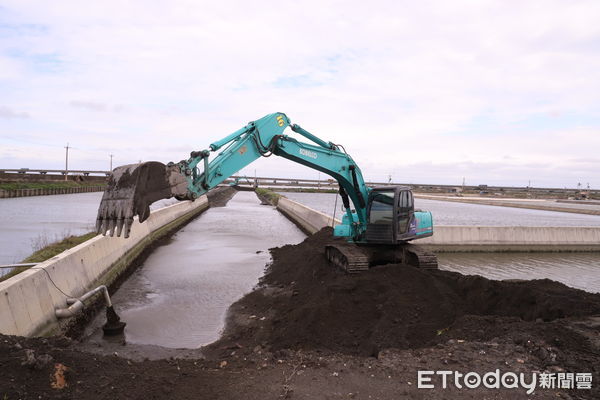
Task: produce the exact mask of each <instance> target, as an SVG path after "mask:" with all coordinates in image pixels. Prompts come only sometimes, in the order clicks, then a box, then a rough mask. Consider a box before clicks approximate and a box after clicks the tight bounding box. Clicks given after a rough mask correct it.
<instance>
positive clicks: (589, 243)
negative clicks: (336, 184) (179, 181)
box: [277, 197, 600, 252]
mask: <svg viewBox="0 0 600 400" xmlns="http://www.w3.org/2000/svg"><path fill="white" fill-rule="evenodd" d="M277 209H278V210H279V211H281V212H282V213H283V214H285V215H286V216H287V217H288V218H289V219H291V220H292V221H293V222H295V223H296V224H297V225H299V226H300V227H301V228H302V229H303V230H304V231H305V232H307V233H314V232H316V231H318V230H319V229H321V228H323V227H325V226H331V225H332V217H331V216H329V215H327V214H324V213H322V212H319V211H316V210H313V209H311V208H309V207H307V206H305V205H303V204H300V203H297V202H295V201H292V200H290V199H287V198H285V197H281V198H279V201H278V204H277ZM335 223H336V224H337V223H339V220H337V219H336V222H335ZM414 243H416V244H417V243H418V244H420V245H426V246H427V247H429V248H430V249H431V250H433V251H437V252H535V251H544V252H546V251H549V252H572V251H600V227H528V226H436V227H434V235H433V236H431V237H428V238H424V239H420V240H418V241H415V242H414Z"/></svg>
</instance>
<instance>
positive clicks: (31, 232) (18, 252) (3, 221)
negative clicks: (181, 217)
mask: <svg viewBox="0 0 600 400" xmlns="http://www.w3.org/2000/svg"><path fill="white" fill-rule="evenodd" d="M100 199H102V192H92V193H75V194H60V195H52V196H32V197H13V198H9V199H0V264H10V263H17V262H19V261H21V260H23V259H24V258H25V257H27V256H28V255H30V254H31V253H33V252H34V251H35V250H38V249H39V248H41V247H44V245H46V244H49V243H52V242H56V241H60V240H62V239H64V238H65V237H67V236H70V235H82V234H84V233H88V232H91V231H93V230H94V225H95V223H96V214H97V213H98V205H99V204H100ZM174 201H176V200H174V199H168V200H160V201H157V202H156V203H154V204H153V205H152V207H151V208H152V209H153V210H154V209H157V208H161V207H164V206H166V205H169V204H172V203H173V202H174ZM8 271H9V270H7V269H0V276H2V275H3V274H4V273H8Z"/></svg>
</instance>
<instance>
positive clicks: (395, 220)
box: [96, 113, 437, 272]
mask: <svg viewBox="0 0 600 400" xmlns="http://www.w3.org/2000/svg"><path fill="white" fill-rule="evenodd" d="M288 127H289V128H290V129H291V131H293V132H295V133H297V134H299V135H301V136H302V137H304V138H306V139H308V140H309V141H310V142H312V143H307V142H304V141H299V140H298V139H296V138H295V137H292V136H290V135H287V134H284V131H285V129H286V128H288ZM217 151H219V153H218V155H217V156H216V157H214V158H213V159H212V160H209V156H210V155H211V153H213V152H217ZM273 154H275V155H277V156H280V157H283V158H287V159H289V160H291V161H294V162H296V163H299V164H302V165H305V166H308V167H310V168H313V169H316V170H318V171H321V172H323V173H325V174H328V175H330V176H331V177H333V178H334V179H336V180H337V182H338V184H339V188H340V195H341V197H342V202H343V205H344V209H345V211H346V212H345V215H344V216H343V219H342V224H340V225H338V226H336V227H335V229H334V236H338V237H345V238H346V239H348V241H350V242H353V243H360V244H362V245H363V246H361V247H364V245H369V244H370V245H374V244H378V245H391V246H393V248H394V249H401V246H402V245H405V244H406V242H408V241H409V240H413V239H419V238H421V237H426V236H431V235H432V234H433V228H432V221H431V213H429V212H426V211H415V210H414V207H413V205H412V193H410V189H408V188H400V187H396V188H395V189H394V188H393V187H392V190H391V191H389V190H387V189H386V188H383V189H381V188H376V189H375V190H372V189H371V188H369V187H367V185H366V184H365V182H364V180H363V177H362V173H361V171H360V168H358V166H357V165H356V163H355V162H354V160H353V159H352V157H350V155H348V154H347V153H346V151H345V150H344V148H343V147H342V146H340V145H336V144H334V143H332V142H326V141H324V140H322V139H320V138H318V137H316V136H315V135H313V134H312V133H310V132H308V131H306V130H305V129H303V128H302V127H300V126H299V125H296V124H291V122H290V120H289V118H288V117H287V116H286V115H285V114H283V113H274V114H269V115H267V116H265V117H263V118H261V119H258V120H256V121H253V122H250V123H248V124H247V125H246V126H244V127H243V128H241V129H238V130H237V131H235V132H233V133H232V134H230V135H228V136H226V137H225V138H223V139H221V140H218V141H216V142H213V143H211V144H210V146H209V149H206V150H200V151H192V152H191V153H190V157H189V158H188V159H186V160H182V161H180V162H178V163H168V164H167V165H165V164H162V163H160V162H156V161H151V162H145V163H141V164H131V165H124V166H121V167H118V168H116V169H115V170H114V171H113V172H112V175H111V177H110V179H109V182H108V186H107V188H106V191H105V192H104V196H103V197H102V201H101V203H100V208H99V210H98V218H97V222H96V228H97V231H98V232H99V233H102V234H107V233H108V234H109V235H111V236H113V235H114V234H115V232H116V235H117V236H120V235H121V234H123V235H124V236H125V237H128V236H129V231H130V229H131V225H132V223H133V221H134V217H135V216H138V217H139V222H143V221H144V220H145V219H146V218H148V216H149V214H150V208H149V207H150V204H152V203H153V202H155V201H157V200H160V199H164V198H171V197H175V198H177V199H178V200H186V199H187V200H195V199H196V198H198V197H199V196H201V195H203V194H205V193H206V192H208V191H209V190H210V189H212V188H214V187H216V186H217V185H219V184H220V183H222V182H223V181H224V180H225V179H227V178H229V177H230V176H231V175H234V174H235V173H236V172H237V171H239V170H240V169H242V168H244V167H246V166H247V165H249V164H250V163H252V162H253V161H255V160H257V159H258V158H260V157H269V156H271V155H273ZM200 167H202V169H201V168H200ZM350 202H352V206H351V204H350ZM405 247H406V246H405ZM360 252H361V250H357V249H356V248H352V247H348V246H338V248H336V249H335V250H331V251H329V250H328V254H330V255H331V256H330V260H331V261H332V262H334V263H336V264H337V265H340V266H341V267H344V264H346V265H353V264H352V263H353V262H354V261H356V262H355V264H356V265H358V264H360V265H361V267H360V268H357V270H360V269H361V268H363V267H364V265H365V263H368V262H369V260H371V259H372V258H373V257H369V256H367V255H365V254H366V253H365V252H364V251H363V252H362V253H361V254H363V258H364V257H367V261H365V260H363V261H360V262H358V261H357V260H359V259H360V257H359V256H358V255H357V254H358V253H360ZM413 253H414V252H413ZM400 256H401V258H403V259H408V258H410V257H407V256H406V255H405V254H404V250H403V252H402V254H400ZM394 257H396V258H398V256H394ZM416 257H417V258H419V256H418V255H417V256H416ZM344 258H345V261H344V260H343V259H344ZM421 259H423V258H422V257H421ZM340 260H342V261H340ZM357 263H358V264H357ZM427 264H428V265H430V264H431V263H427ZM435 265H436V266H437V263H435ZM345 269H346V270H348V271H350V272H352V271H351V270H352V268H351V267H350V268H345Z"/></svg>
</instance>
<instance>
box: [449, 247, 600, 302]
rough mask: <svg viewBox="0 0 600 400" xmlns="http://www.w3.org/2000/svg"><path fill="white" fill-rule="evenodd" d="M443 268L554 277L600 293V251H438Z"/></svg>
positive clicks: (492, 274)
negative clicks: (446, 252) (468, 252)
mask: <svg viewBox="0 0 600 400" xmlns="http://www.w3.org/2000/svg"><path fill="white" fill-rule="evenodd" d="M438 261H439V265H440V268H441V269H447V270H450V271H456V272H460V273H462V274H466V275H481V276H484V277H486V278H489V279H545V278H547V279H551V280H554V281H558V282H562V283H564V284H565V285H567V286H571V287H574V288H577V289H582V290H586V291H588V292H594V293H600V254H598V253H560V254H559V253H527V254H523V253H479V254H478V253H471V254H464V253H456V254H444V253H442V254H438Z"/></svg>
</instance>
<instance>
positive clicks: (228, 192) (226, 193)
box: [206, 186, 237, 207]
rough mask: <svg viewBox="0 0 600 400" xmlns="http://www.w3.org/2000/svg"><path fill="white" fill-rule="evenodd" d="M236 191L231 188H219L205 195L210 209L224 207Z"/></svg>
mask: <svg viewBox="0 0 600 400" xmlns="http://www.w3.org/2000/svg"><path fill="white" fill-rule="evenodd" d="M236 193H237V190H236V189H235V188H234V187H231V186H219V187H216V188H214V189H213V190H211V191H209V192H208V193H207V194H206V197H208V204H210V206H211V207H225V206H226V205H227V202H228V201H229V200H231V198H232V197H233V195H234V194H236Z"/></svg>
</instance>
